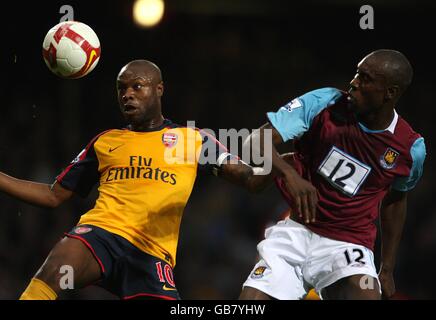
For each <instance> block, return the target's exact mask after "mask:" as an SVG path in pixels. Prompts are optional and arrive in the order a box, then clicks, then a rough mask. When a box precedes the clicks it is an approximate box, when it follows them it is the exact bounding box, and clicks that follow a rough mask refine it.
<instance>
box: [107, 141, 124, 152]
mask: <svg viewBox="0 0 436 320" xmlns="http://www.w3.org/2000/svg"><path fill="white" fill-rule="evenodd" d="M123 145H124V143H123V144H120V145H119V146H117V147H115V148H112V147H110V148H109V152H112V151H115V150H117V149H118V148H119V147H121V146H123Z"/></svg>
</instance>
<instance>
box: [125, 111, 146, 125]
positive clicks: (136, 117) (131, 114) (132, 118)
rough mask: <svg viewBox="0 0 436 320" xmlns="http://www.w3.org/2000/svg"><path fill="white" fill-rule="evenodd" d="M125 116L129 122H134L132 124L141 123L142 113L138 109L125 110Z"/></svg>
mask: <svg viewBox="0 0 436 320" xmlns="http://www.w3.org/2000/svg"><path fill="white" fill-rule="evenodd" d="M123 117H124V120H126V122H127V123H128V124H132V125H135V124H139V123H140V122H141V119H142V117H141V114H140V113H139V112H137V110H135V111H123Z"/></svg>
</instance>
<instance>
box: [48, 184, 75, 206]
mask: <svg viewBox="0 0 436 320" xmlns="http://www.w3.org/2000/svg"><path fill="white" fill-rule="evenodd" d="M50 191H51V192H52V194H53V196H54V197H55V198H56V201H57V202H58V204H61V203H62V202H64V201H66V200H68V199H69V198H71V196H72V195H73V191H71V190H68V189H66V188H64V187H63V186H62V185H61V184H60V183H59V182H57V181H55V182H54V183H53V184H52V185H51V187H50Z"/></svg>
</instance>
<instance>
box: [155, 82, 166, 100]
mask: <svg viewBox="0 0 436 320" xmlns="http://www.w3.org/2000/svg"><path fill="white" fill-rule="evenodd" d="M156 90H157V95H158V97H162V96H163V93H164V85H163V82H160V83H158V85H157V86H156Z"/></svg>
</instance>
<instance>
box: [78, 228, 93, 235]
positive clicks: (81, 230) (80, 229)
mask: <svg viewBox="0 0 436 320" xmlns="http://www.w3.org/2000/svg"><path fill="white" fill-rule="evenodd" d="M90 231H92V228H90V227H82V226H79V227H76V228H75V229H74V232H75V233H76V234H84V233H88V232H90Z"/></svg>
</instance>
